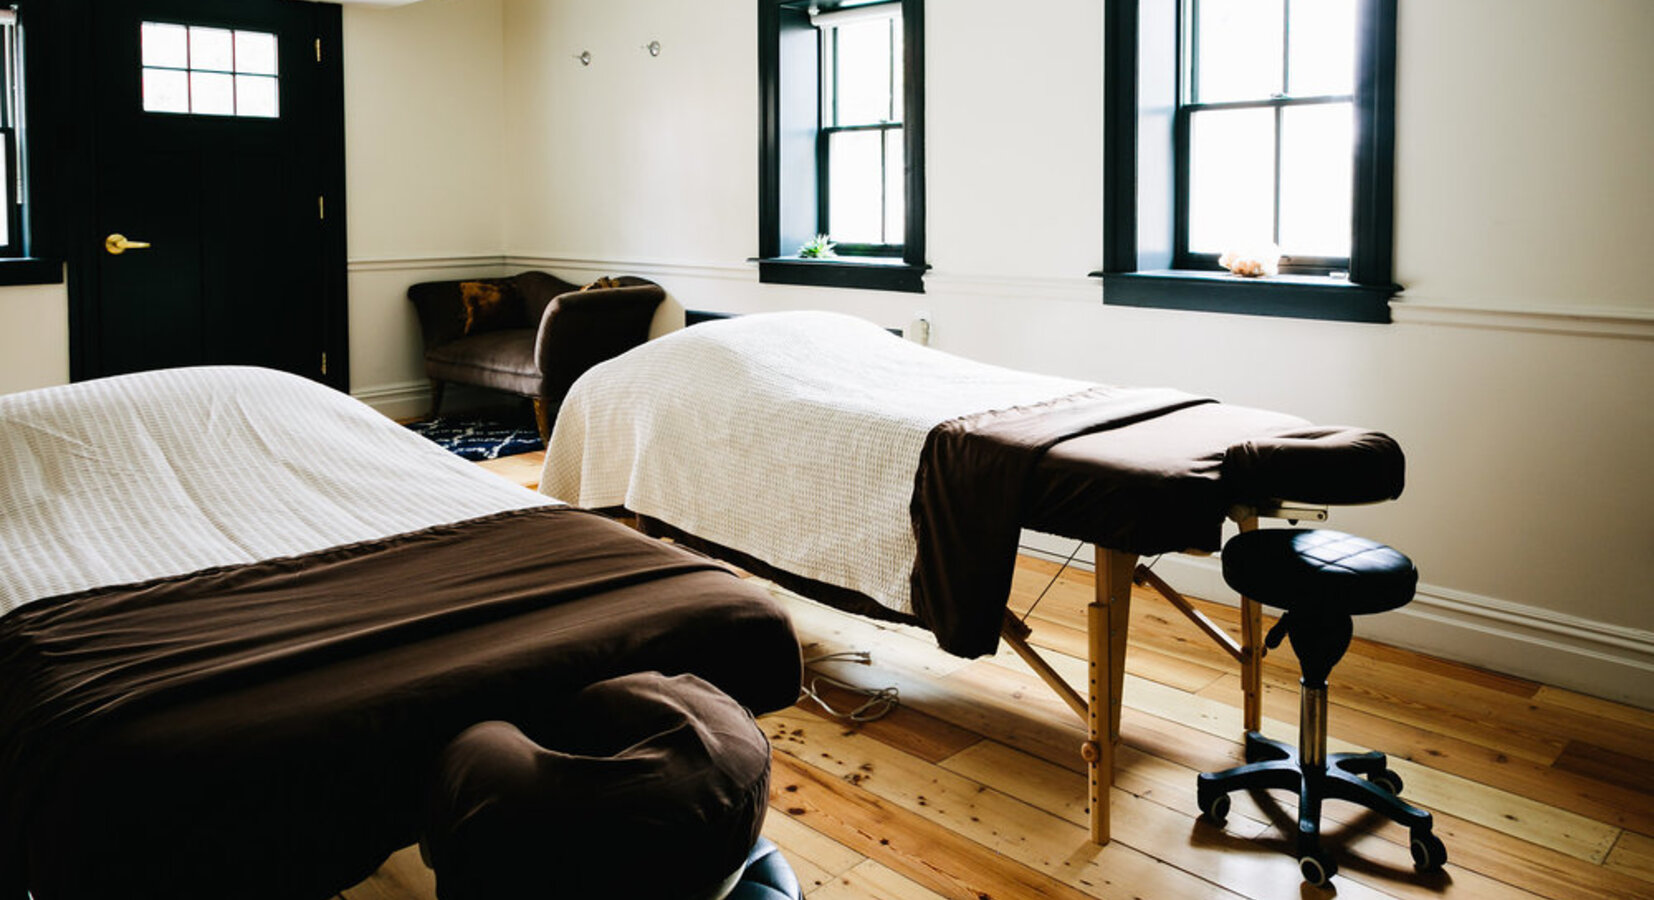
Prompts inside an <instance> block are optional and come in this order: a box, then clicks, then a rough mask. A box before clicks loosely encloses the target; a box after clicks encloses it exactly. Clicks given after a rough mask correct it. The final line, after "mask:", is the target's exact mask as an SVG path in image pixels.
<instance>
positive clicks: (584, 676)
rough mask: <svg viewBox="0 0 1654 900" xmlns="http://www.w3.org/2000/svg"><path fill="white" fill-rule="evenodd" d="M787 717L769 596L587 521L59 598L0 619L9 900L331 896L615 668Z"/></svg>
mask: <svg viewBox="0 0 1654 900" xmlns="http://www.w3.org/2000/svg"><path fill="white" fill-rule="evenodd" d="M644 670H658V671H661V672H664V673H667V674H676V673H680V672H691V673H694V674H696V675H699V676H700V677H702V678H705V679H706V680H707V681H709V682H711V683H713V684H714V685H717V686H718V687H719V688H721V689H722V690H724V691H725V692H727V693H728V694H730V695H731V696H732V697H734V698H735V699H736V700H737V701H738V702H740V703H742V704H744V705H746V706H748V707H750V708H752V709H754V710H755V711H767V710H771V709H776V708H780V707H783V706H786V705H788V704H790V703H791V702H792V701H793V700H794V699H795V698H796V695H797V688H798V679H799V652H798V645H797V641H796V639H795V638H794V636H793V634H792V631H791V627H790V626H789V624H788V622H787V620H786V618H785V616H784V615H783V614H782V613H781V612H780V611H779V610H778V609H777V608H776V607H775V606H774V605H773V603H772V602H771V601H770V600H769V598H768V597H767V596H766V595H765V594H764V593H763V592H762V591H761V590H759V589H757V588H755V587H751V586H748V585H745V584H743V583H741V582H740V581H739V580H738V579H736V578H734V577H732V576H731V575H730V574H729V573H727V572H725V571H723V570H721V569H720V568H718V567H717V566H715V565H712V564H709V563H707V562H706V561H704V560H700V559H698V558H696V557H693V556H691V555H689V554H687V553H685V552H683V551H681V550H678V549H675V548H672V547H668V546H664V545H661V544H659V543H656V542H652V541H648V540H644V539H641V538H639V537H638V536H637V535H636V534H633V533H631V532H629V531H628V530H627V529H625V528H624V527H622V526H620V525H617V524H615V523H612V522H609V521H607V520H604V519H601V518H600V517H597V516H594V515H591V514H588V513H584V512H580V511H577V510H571V509H566V508H539V509H532V510H522V511H517V512H512V513H504V514H500V515H497V516H491V517H487V518H483V519H476V520H472V521H469V522H463V523H459V524H456V525H450V526H441V527H437V528H432V529H428V530H426V531H422V532H416V533H414V534H410V535H402V536H398V537H393V538H387V539H385V540H382V541H374V542H369V543H364V544H358V545H352V546H348V547H340V548H333V549H330V550H326V551H322V552H319V553H315V554H310V555H307V556H302V557H295V558H290V559H281V560H272V561H267V562H261V563H255V564H252V565H247V566H238V567H232V568H226V569H219V570H211V571H207V572H202V573H197V574H194V575H189V576H183V577H179V578H172V579H165V580H161V581H157V582H153V583H150V584H145V585H138V586H127V587H118V588H106V589H98V590H93V591H89V592H85V593H82V594H77V595H70V596H66V597H59V598H54V599H50V600H42V601H38V602H36V603H32V604H30V605H28V606H25V607H23V608H21V609H19V610H16V611H15V612H13V613H12V614H10V615H9V616H7V617H6V618H4V619H0V684H4V685H6V690H5V691H4V692H0V840H3V841H4V843H3V844H0V900H20V898H21V897H22V896H23V893H22V892H23V890H25V889H26V888H27V889H32V890H33V891H34V892H35V896H36V897H37V898H39V900H56V898H70V900H73V898H92V897H117V896H118V897H125V898H138V897H151V896H154V897H160V896H165V897H169V898H184V897H223V896H239V897H271V898H275V897H282V898H304V897H316V898H323V897H329V896H332V895H333V894H334V893H335V892H337V891H338V890H340V889H342V888H344V887H347V886H349V885H350V884H353V883H355V882H356V881H357V880H359V879H361V878H363V877H365V876H366V875H367V874H369V873H371V872H372V871H373V870H374V869H375V868H376V867H377V866H378V865H379V863H380V862H381V861H382V860H383V859H384V858H385V856H387V855H388V854H389V853H391V852H392V851H394V850H396V849H397V848H399V847H402V846H405V845H407V844H409V843H411V842H412V841H413V840H414V839H415V838H416V837H417V823H418V822H419V821H420V814H421V810H420V809H419V806H420V803H421V799H422V798H423V796H424V794H425V788H426V783H427V779H428V777H429V771H428V770H429V767H430V766H431V765H432V763H433V761H434V760H435V758H436V755H437V753H438V751H440V749H441V748H442V747H443V746H444V745H445V744H446V743H447V742H448V741H449V740H451V739H452V738H453V737H454V736H455V735H456V734H458V733H459V732H460V731H462V730H464V729H465V728H466V727H467V726H469V725H471V724H473V723H475V722H479V721H483V720H487V719H504V720H507V721H512V722H516V723H518V724H520V725H521V726H522V727H523V728H524V729H525V730H527V731H530V732H535V731H538V732H541V733H545V734H555V733H556V730H557V728H558V726H559V718H558V717H559V707H560V705H561V704H562V703H563V702H564V701H565V700H566V699H567V698H569V697H571V696H572V695H573V694H574V693H575V692H576V691H578V690H579V689H580V688H582V687H584V686H585V685H588V684H591V683H593V682H596V681H600V680H603V679H606V678H611V677H614V676H617V675H621V674H625V673H629V672H635V671H644Z"/></svg>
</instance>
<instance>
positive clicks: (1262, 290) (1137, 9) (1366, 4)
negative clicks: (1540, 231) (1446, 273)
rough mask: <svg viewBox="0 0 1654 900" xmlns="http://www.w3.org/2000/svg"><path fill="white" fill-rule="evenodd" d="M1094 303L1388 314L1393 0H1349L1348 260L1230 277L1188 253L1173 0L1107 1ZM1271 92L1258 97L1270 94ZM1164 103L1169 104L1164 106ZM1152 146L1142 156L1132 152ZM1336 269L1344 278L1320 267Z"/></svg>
mask: <svg viewBox="0 0 1654 900" xmlns="http://www.w3.org/2000/svg"><path fill="white" fill-rule="evenodd" d="M1105 2H1106V6H1105V7H1104V60H1105V69H1104V98H1105V110H1104V121H1103V135H1104V136H1103V167H1104V188H1103V205H1104V216H1105V221H1104V232H1105V233H1104V245H1103V268H1102V270H1101V271H1100V272H1094V273H1092V274H1093V275H1095V276H1100V277H1101V278H1102V280H1103V302H1104V303H1107V304H1114V305H1121V306H1142V307H1153V308H1161V309H1185V310H1199V311H1206V312H1226V313H1241V314H1247V315H1264V316H1287V317H1292V318H1309V319H1327V320H1335V321H1346V322H1373V323H1385V322H1389V321H1390V305H1389V301H1390V298H1391V297H1392V296H1394V295H1395V293H1396V292H1398V291H1399V290H1401V287H1400V286H1399V285H1397V284H1395V282H1394V279H1393V267H1394V233H1393V232H1394V153H1395V45H1396V0H1357V21H1356V76H1355V93H1354V95H1353V100H1354V104H1355V117H1356V122H1355V147H1354V151H1353V152H1354V157H1353V160H1352V162H1353V179H1352V180H1353V182H1354V184H1353V191H1354V193H1353V196H1352V198H1351V199H1352V223H1351V243H1350V258H1349V260H1348V262H1347V266H1346V267H1340V266H1338V265H1336V263H1337V262H1341V261H1340V260H1330V259H1311V260H1300V261H1299V262H1300V263H1301V265H1299V266H1288V267H1285V268H1284V269H1283V274H1282V275H1279V276H1274V277H1269V278H1238V277H1236V276H1232V275H1229V274H1228V273H1226V272H1222V271H1221V270H1218V269H1217V266H1216V259H1215V258H1210V259H1208V258H1206V256H1205V255H1203V254H1191V253H1189V252H1188V248H1187V240H1188V208H1187V203H1188V191H1187V185H1186V184H1184V183H1182V182H1183V181H1184V180H1185V179H1186V177H1187V175H1186V173H1187V158H1188V157H1187V154H1188V131H1189V128H1188V115H1189V114H1188V112H1187V111H1186V110H1185V106H1186V104H1184V103H1183V102H1182V101H1183V100H1184V94H1183V84H1182V82H1183V81H1184V79H1186V78H1187V77H1188V74H1189V73H1188V72H1187V71H1186V66H1185V65H1184V64H1185V59H1184V58H1183V47H1184V44H1183V34H1184V30H1183V29H1184V24H1185V23H1184V21H1183V16H1184V4H1183V0H1105ZM1280 103H1281V101H1278V100H1276V101H1268V102H1267V103H1266V104H1265V105H1268V104H1277V105H1278V104H1280ZM1167 110H1171V111H1172V112H1171V114H1169V115H1168V114H1167V113H1166V111H1167ZM1144 154H1155V155H1156V158H1155V159H1153V160H1151V163H1152V164H1151V165H1147V166H1145V165H1143V164H1142V160H1141V159H1140V155H1144ZM1337 271H1343V272H1345V273H1346V274H1345V275H1344V276H1342V277H1337V276H1334V275H1329V274H1325V273H1328V272H1337Z"/></svg>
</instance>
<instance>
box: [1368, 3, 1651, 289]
mask: <svg viewBox="0 0 1654 900" xmlns="http://www.w3.org/2000/svg"><path fill="white" fill-rule="evenodd" d="M1399 25H1400V35H1399V38H1398V41H1399V46H1400V60H1399V65H1398V80H1399V84H1398V85H1397V98H1398V110H1397V113H1398V115H1397V122H1396V135H1397V140H1396V187H1397V203H1396V260H1397V264H1398V266H1397V277H1398V279H1399V280H1400V281H1401V283H1402V284H1405V285H1407V288H1408V295H1409V296H1410V297H1412V298H1417V299H1419V300H1423V299H1429V300H1432V301H1442V302H1453V303H1462V304H1466V305H1475V306H1494V307H1517V308H1522V307H1528V306H1539V307H1551V308H1562V309H1580V308H1592V307H1598V308H1610V309H1611V308H1630V309H1636V310H1641V311H1643V312H1654V288H1651V287H1650V282H1649V279H1648V277H1647V266H1646V265H1645V264H1644V263H1643V260H1644V259H1645V258H1646V257H1647V255H1648V241H1649V238H1650V236H1654V168H1651V167H1650V165H1649V159H1650V154H1651V152H1654V116H1651V115H1650V114H1649V112H1648V111H1649V108H1650V107H1649V104H1647V103H1644V102H1642V101H1641V99H1640V98H1646V97H1647V96H1648V92H1649V91H1650V90H1654V53H1650V52H1649V41H1650V40H1654V3H1649V2H1647V0H1588V2H1583V3H1569V2H1565V0H1451V2H1438V0H1402V3H1401V8H1400V23H1399Z"/></svg>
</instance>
